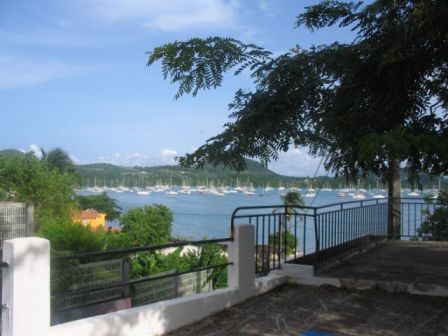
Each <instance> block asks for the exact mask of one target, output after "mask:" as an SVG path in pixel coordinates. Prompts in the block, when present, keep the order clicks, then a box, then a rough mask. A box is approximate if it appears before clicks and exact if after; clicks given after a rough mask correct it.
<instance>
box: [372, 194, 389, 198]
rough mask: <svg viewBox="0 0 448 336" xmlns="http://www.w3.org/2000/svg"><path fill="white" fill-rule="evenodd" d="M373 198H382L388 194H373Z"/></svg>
mask: <svg viewBox="0 0 448 336" xmlns="http://www.w3.org/2000/svg"><path fill="white" fill-rule="evenodd" d="M373 198H377V199H382V198H386V196H384V195H381V194H378V195H373Z"/></svg>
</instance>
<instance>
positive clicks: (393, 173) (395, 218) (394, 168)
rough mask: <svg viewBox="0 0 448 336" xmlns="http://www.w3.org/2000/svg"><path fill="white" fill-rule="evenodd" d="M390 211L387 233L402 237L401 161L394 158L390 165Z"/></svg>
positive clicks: (398, 237) (391, 236)
mask: <svg viewBox="0 0 448 336" xmlns="http://www.w3.org/2000/svg"><path fill="white" fill-rule="evenodd" d="M388 183H389V212H388V226H387V235H388V238H389V239H400V231H401V230H400V227H401V199H400V198H401V178H400V161H399V160H392V161H391V163H390V167H389V176H388Z"/></svg>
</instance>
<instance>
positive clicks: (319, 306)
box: [168, 285, 448, 336]
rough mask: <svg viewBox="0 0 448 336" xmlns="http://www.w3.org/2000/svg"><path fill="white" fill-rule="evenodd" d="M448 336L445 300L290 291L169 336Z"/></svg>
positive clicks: (372, 292) (274, 293)
mask: <svg viewBox="0 0 448 336" xmlns="http://www.w3.org/2000/svg"><path fill="white" fill-rule="evenodd" d="M309 331H319V332H327V333H332V335H384V336H386V335H387V336H396V335H409V336H412V335H448V300H447V299H446V298H439V297H428V296H416V295H409V294H404V293H389V292H386V291H383V290H368V291H354V290H344V289H337V288H334V287H330V286H322V287H310V286H298V285H286V286H283V287H280V288H277V289H275V290H273V291H271V292H269V293H267V294H264V295H261V296H258V297H256V298H253V299H250V300H248V301H246V302H243V303H242V304H239V305H237V306H234V307H232V308H230V309H227V310H225V311H223V312H221V313H218V314H216V315H213V316H212V317H210V318H207V319H205V320H203V321H201V322H199V323H196V324H193V325H190V326H188V327H185V328H181V329H179V330H177V331H174V332H172V333H169V334H168V335H169V336H199V335H201V336H212V335H213V336H224V335H241V336H242V335H244V336H249V335H250V336H254V335H257V336H261V335H264V336H268V335H269V336H270V335H279V336H289V335H291V336H297V335H299V334H300V333H306V332H309Z"/></svg>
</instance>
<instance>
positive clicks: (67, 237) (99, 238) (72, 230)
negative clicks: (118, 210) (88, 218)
mask: <svg viewBox="0 0 448 336" xmlns="http://www.w3.org/2000/svg"><path fill="white" fill-rule="evenodd" d="M38 235H39V236H40V237H42V238H46V239H48V240H49V241H50V243H51V248H52V250H53V251H55V252H57V254H72V253H75V254H76V253H86V252H93V251H101V250H102V249H103V246H104V241H105V233H104V231H103V230H102V229H98V230H97V231H92V230H91V229H90V227H88V226H84V225H81V224H75V223H73V222H72V221H71V220H70V219H69V220H63V221H60V220H50V221H47V222H46V223H45V225H42V226H41V227H40V228H39V232H38Z"/></svg>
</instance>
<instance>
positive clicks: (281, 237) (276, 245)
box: [268, 230, 299, 256]
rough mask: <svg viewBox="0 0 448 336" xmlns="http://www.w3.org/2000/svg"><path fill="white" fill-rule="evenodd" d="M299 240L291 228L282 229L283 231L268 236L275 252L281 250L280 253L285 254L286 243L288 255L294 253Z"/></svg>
mask: <svg viewBox="0 0 448 336" xmlns="http://www.w3.org/2000/svg"><path fill="white" fill-rule="evenodd" d="M298 243H299V241H298V239H297V238H296V237H295V236H294V234H293V233H292V232H291V231H290V230H286V233H285V231H284V230H282V231H281V233H275V234H271V235H270V236H269V238H268V244H269V246H270V248H271V251H272V252H273V253H277V251H279V250H280V254H281V255H284V254H285V245H286V255H287V256H289V255H291V254H293V253H294V252H295V251H296V249H297V245H298Z"/></svg>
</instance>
